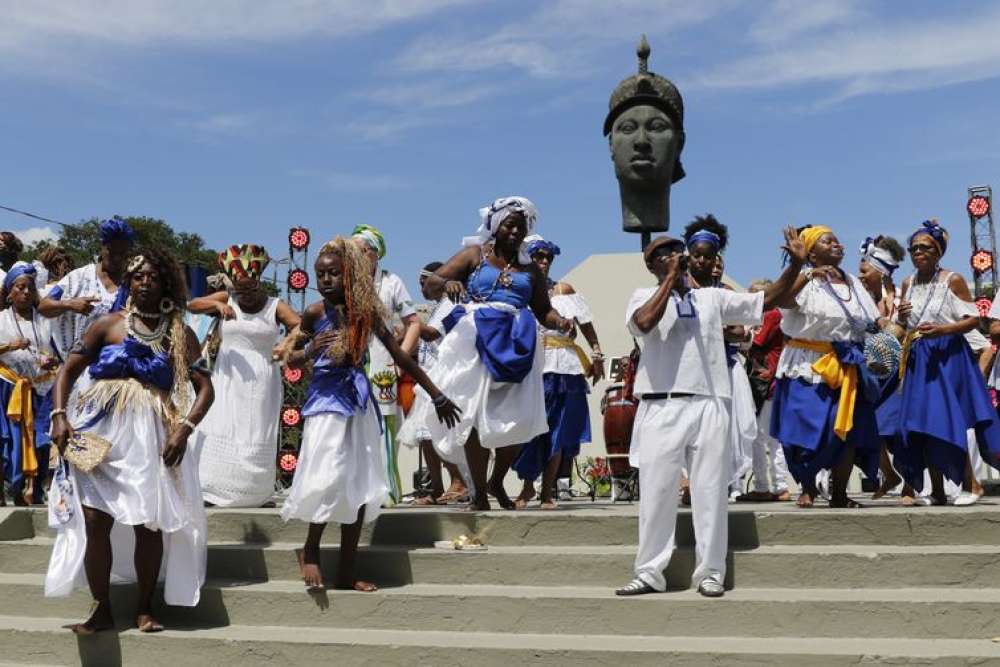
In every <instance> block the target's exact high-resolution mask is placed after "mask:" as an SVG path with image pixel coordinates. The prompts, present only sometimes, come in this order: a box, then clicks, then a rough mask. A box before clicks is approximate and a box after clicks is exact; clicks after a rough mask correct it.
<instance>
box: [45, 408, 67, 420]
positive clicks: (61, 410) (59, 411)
mask: <svg viewBox="0 0 1000 667" xmlns="http://www.w3.org/2000/svg"><path fill="white" fill-rule="evenodd" d="M64 414H66V408H56V409H55V410H52V411H51V412H49V417H50V418H51V417H55V416H56V415H64Z"/></svg>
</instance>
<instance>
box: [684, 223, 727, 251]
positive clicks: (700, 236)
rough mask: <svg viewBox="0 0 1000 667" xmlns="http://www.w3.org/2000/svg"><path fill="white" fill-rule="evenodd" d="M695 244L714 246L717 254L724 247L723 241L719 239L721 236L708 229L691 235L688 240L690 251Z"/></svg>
mask: <svg viewBox="0 0 1000 667" xmlns="http://www.w3.org/2000/svg"><path fill="white" fill-rule="evenodd" d="M695 243H707V244H708V245H710V246H712V249H713V250H714V251H715V252H719V249H720V248H721V247H722V239H721V238H719V235H718V234H716V233H715V232H710V231H708V230H707V229H699V230H698V231H696V232H695V233H694V234H692V235H691V238H689V239H688V240H687V247H688V250H690V249H691V246H693V245H694V244H695Z"/></svg>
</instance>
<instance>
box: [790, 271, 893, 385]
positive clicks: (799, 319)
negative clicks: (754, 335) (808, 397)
mask: <svg viewBox="0 0 1000 667" xmlns="http://www.w3.org/2000/svg"><path fill="white" fill-rule="evenodd" d="M847 282H848V284H846V285H834V284H826V283H825V281H823V280H821V279H818V278H817V279H814V280H811V281H809V284H808V285H806V286H805V287H804V288H803V289H802V291H801V292H799V295H798V296H797V297H795V303H796V306H795V308H782V309H781V330H782V332H784V334H785V335H786V336H788V337H789V338H801V339H803V340H812V341H850V340H853V341H855V342H861V341H862V340H863V339H864V334H863V332H860V333H859V332H858V331H855V330H854V329H852V327H851V318H853V319H854V320H855V321H856V322H870V321H874V320H876V319H877V318H878V307H877V306H876V305H875V301H874V300H873V299H872V297H871V295H870V294H869V293H868V290H866V289H865V287H864V285H862V284H861V281H860V280H858V279H857V278H856V277H855V276H853V275H851V274H847ZM828 288H829V289H832V290H833V293H834V294H836V295H837V298H835V297H834V296H832V295H831V294H830V292H829V289H828ZM845 309H846V313H845ZM848 313H849V314H850V316H851V317H850V318H849V317H848V315H847V314H848ZM822 356H823V355H822V354H820V353H819V352H813V351H812V350H804V349H802V348H797V347H791V346H789V345H785V348H784V349H783V350H782V351H781V358H780V359H778V368H777V371H776V373H775V377H778V378H783V377H788V378H802V379H803V380H807V381H809V382H813V383H816V382H820V380H821V378H820V377H819V375H817V374H816V373H814V372H813V369H812V365H813V364H814V363H815V362H816V361H817V360H818V359H819V358H820V357H822Z"/></svg>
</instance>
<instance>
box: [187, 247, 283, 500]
mask: <svg viewBox="0 0 1000 667" xmlns="http://www.w3.org/2000/svg"><path fill="white" fill-rule="evenodd" d="M269 262H270V257H268V254H267V250H265V249H264V248H263V247H261V246H258V245H253V244H243V245H241V246H232V247H230V248H229V249H228V250H226V251H225V252H223V253H222V254H220V255H219V264H220V265H221V267H222V270H223V271H225V273H226V275H227V276H228V277H229V279H230V280H231V281H232V283H233V295H232V296H230V295H229V293H228V292H216V293H214V294H210V295H208V296H205V297H201V298H198V299H192V300H191V301H190V302H189V303H188V309H189V310H190V311H191V312H193V313H212V314H218V316H219V317H220V318H222V322H221V325H220V326H221V334H222V343H221V345H220V346H219V353H218V356H217V357H216V360H215V368H214V369H213V370H212V385H213V386H214V387H215V409H213V410H209V411H208V415H207V416H206V417H205V421H203V422H202V423H201V424H199V426H198V430H197V431H196V432H195V434H194V436H193V437H192V439H191V442H192V445H193V446H194V448H195V451H196V452H197V453H198V458H199V467H198V476H199V478H200V479H201V489H202V496H203V498H204V499H205V502H206V503H209V504H211V505H215V506H218V507H260V506H261V504H263V503H265V502H267V501H268V499H269V498H270V497H271V495H272V494H273V493H274V465H275V459H276V457H277V453H278V415H279V414H280V412H281V403H282V390H281V367H280V366H279V364H278V363H277V360H276V359H275V355H276V353H277V352H276V349H275V347H276V344H277V342H278V337H279V335H280V328H281V327H282V326H284V327H285V328H286V330H287V331H291V330H293V329H294V328H295V327H297V326H298V325H299V316H298V314H297V313H296V312H295V311H294V310H292V308H291V307H290V306H289V305H288V304H286V303H285V302H284V301H282V300H281V299H278V298H277V297H272V296H268V295H267V294H266V293H265V292H264V290H263V289H261V285H260V278H261V275H263V273H264V269H265V268H266V267H267V265H268V263H269ZM235 410H238V411H239V418H236V417H235V412H234V411H235ZM271 506H272V507H273V503H271Z"/></svg>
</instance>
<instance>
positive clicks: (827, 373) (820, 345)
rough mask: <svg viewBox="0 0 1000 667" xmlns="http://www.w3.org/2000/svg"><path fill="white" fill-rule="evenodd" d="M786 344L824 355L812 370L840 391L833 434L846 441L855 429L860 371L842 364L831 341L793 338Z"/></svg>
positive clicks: (828, 384) (831, 386) (829, 385)
mask: <svg viewBox="0 0 1000 667" xmlns="http://www.w3.org/2000/svg"><path fill="white" fill-rule="evenodd" d="M786 344H787V345H788V346H789V347H796V348H799V349H800V350H809V351H811V352H816V353H818V354H822V355H823V356H822V357H820V358H819V359H817V360H816V362H815V363H814V364H813V365H812V369H813V372H815V373H816V374H817V375H819V376H820V378H822V379H823V382H825V383H826V385H827V386H828V387H830V388H831V389H837V388H839V389H840V401H839V402H838V404H837V418H836V419H835V420H834V423H833V432H834V433H836V434H837V437H838V438H840V439H841V440H846V439H847V434H848V433H850V432H851V429H852V428H854V404H855V403H856V402H857V399H858V369H857V368H856V367H854V366H844V365H843V364H841V363H840V359H838V358H837V353H836V352H834V350H833V344H832V343H830V342H829V341H820V340H803V339H801V338H793V339H792V340H790V341H788V343H786Z"/></svg>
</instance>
